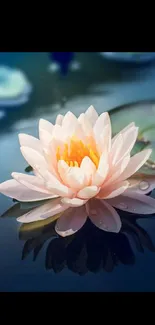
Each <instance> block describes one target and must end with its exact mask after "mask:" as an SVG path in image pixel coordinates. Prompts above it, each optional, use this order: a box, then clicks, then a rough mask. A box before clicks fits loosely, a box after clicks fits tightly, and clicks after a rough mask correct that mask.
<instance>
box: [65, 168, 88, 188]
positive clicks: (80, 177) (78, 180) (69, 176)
mask: <svg viewBox="0 0 155 325" xmlns="http://www.w3.org/2000/svg"><path fill="white" fill-rule="evenodd" d="M65 179H66V185H67V186H69V187H70V188H73V189H76V190H81V189H82V188H83V187H85V186H87V185H89V183H88V179H87V177H86V175H85V173H84V172H83V171H82V169H81V168H79V167H70V168H68V170H67V171H66V174H65Z"/></svg>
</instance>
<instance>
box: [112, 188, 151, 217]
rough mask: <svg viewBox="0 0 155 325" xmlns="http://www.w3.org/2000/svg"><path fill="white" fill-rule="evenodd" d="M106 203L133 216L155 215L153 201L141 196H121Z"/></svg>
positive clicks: (134, 194)
mask: <svg viewBox="0 0 155 325" xmlns="http://www.w3.org/2000/svg"><path fill="white" fill-rule="evenodd" d="M108 203H109V204H111V205H112V206H114V207H115V208H117V209H120V210H123V211H126V212H132V213H135V214H153V213H155V199H153V198H151V197H149V196H146V195H142V194H136V193H133V194H131V193H130V194H129V193H128V194H126V193H125V194H123V195H120V196H117V197H116V198H113V199H109V200H108Z"/></svg>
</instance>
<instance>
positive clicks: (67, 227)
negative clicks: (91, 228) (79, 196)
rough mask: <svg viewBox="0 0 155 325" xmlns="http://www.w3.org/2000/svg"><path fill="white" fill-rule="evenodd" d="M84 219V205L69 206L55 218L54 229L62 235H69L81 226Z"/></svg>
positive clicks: (85, 216) (85, 217) (85, 215)
mask: <svg viewBox="0 0 155 325" xmlns="http://www.w3.org/2000/svg"><path fill="white" fill-rule="evenodd" d="M86 220H87V214H86V210H85V207H80V208H70V209H68V210H66V211H65V212H64V213H63V214H62V215H61V216H60V218H59V219H58V220H57V223H56V226H55V230H56V232H57V233H58V234H59V235H60V236H62V237H66V236H70V235H72V234H74V233H75V232H77V231H78V230H79V229H80V228H82V226H83V225H84V224H85V222H86Z"/></svg>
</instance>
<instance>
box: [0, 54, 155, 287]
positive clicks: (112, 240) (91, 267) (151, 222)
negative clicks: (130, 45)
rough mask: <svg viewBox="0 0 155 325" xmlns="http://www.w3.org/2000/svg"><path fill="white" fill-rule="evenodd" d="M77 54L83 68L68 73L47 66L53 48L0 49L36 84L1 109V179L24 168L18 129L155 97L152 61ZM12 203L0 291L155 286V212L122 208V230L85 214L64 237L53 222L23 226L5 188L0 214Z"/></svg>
mask: <svg viewBox="0 0 155 325" xmlns="http://www.w3.org/2000/svg"><path fill="white" fill-rule="evenodd" d="M76 59H77V60H78V61H79V62H80V64H81V70H79V71H76V72H75V71H74V72H73V71H69V72H68V74H67V75H66V77H65V78H64V76H61V74H60V73H59V72H56V73H53V74H52V73H50V72H49V71H48V65H49V63H50V62H49V55H48V53H13V54H11V53H3V54H0V64H7V65H9V66H11V67H15V68H20V69H22V70H23V71H24V73H25V74H26V75H27V76H28V78H29V80H30V82H31V83H32V85H33V92H32V95H31V96H30V100H29V102H28V103H26V104H24V105H23V106H21V107H16V106H14V107H12V108H9V109H7V110H6V108H3V107H2V108H0V109H4V110H5V111H6V116H5V118H4V119H2V120H0V182H2V181H4V180H6V179H9V178H10V177H11V176H10V174H11V172H12V171H18V172H24V169H25V167H26V166H27V164H26V162H25V161H24V159H23V157H22V156H21V153H20V150H19V143H18V133H20V132H23V133H28V134H32V135H37V134H38V131H37V125H38V121H39V118H40V117H44V118H46V117H48V119H49V120H51V121H54V118H55V116H56V115H57V114H58V113H60V112H65V111H67V110H68V109H70V110H72V111H73V112H75V113H76V114H77V113H79V112H80V113H81V111H82V110H85V109H86V108H87V107H88V106H89V105H90V104H93V105H95V106H96V109H97V110H98V111H99V112H102V110H103V109H104V110H105V107H106V109H110V108H112V107H113V106H117V105H120V104H122V103H124V102H130V101H131V102H132V101H133V100H135V99H146V98H147V99H150V98H153V93H154V89H153V85H154V84H155V67H154V66H152V67H150V66H149V67H143V68H141V70H139V69H137V68H135V69H133V70H129V69H128V68H127V69H125V68H124V69H125V70H122V69H121V68H120V67H119V66H117V65H115V64H113V63H108V62H107V61H105V60H103V58H101V57H100V56H99V55H98V54H95V53H90V55H89V54H85V55H84V54H82V53H81V54H77V55H76ZM123 87H124V88H123ZM122 89H123V91H122ZM140 89H143V91H140ZM11 206H14V209H13V210H11V211H9V212H8V213H7V214H5V216H3V217H2V218H0V291H155V281H154V274H155V218H154V216H146V217H141V216H138V217H137V216H134V215H127V214H126V215H124V214H123V213H121V212H120V216H121V218H122V223H123V226H122V230H121V232H120V233H119V234H111V233H106V232H103V231H100V230H98V229H97V228H95V227H94V226H93V225H92V224H91V222H90V221H88V222H87V223H86V224H85V226H84V227H83V228H82V229H81V230H80V231H79V232H78V233H77V234H75V235H74V236H70V237H67V238H61V237H59V236H57V235H56V234H55V231H54V224H45V225H37V226H36V227H35V228H32V226H30V227H25V226H23V225H22V226H21V225H20V224H19V223H17V221H16V217H17V216H19V215H20V214H21V210H20V208H19V206H18V204H17V203H13V202H12V200H11V199H9V198H7V197H4V196H3V195H0V215H1V214H3V213H5V212H6V210H7V209H9V208H11Z"/></svg>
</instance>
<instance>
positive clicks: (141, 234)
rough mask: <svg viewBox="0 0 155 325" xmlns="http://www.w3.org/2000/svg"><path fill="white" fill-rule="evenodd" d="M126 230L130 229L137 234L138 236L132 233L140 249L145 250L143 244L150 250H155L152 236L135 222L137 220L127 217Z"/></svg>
mask: <svg viewBox="0 0 155 325" xmlns="http://www.w3.org/2000/svg"><path fill="white" fill-rule="evenodd" d="M124 231H128V232H129V234H131V232H133V233H134V234H135V235H136V236H133V235H132V239H135V241H136V244H137V245H136V247H137V249H138V250H139V251H142V252H143V251H144V250H143V246H144V247H147V248H148V249H149V250H150V251H152V252H155V246H154V244H153V242H152V240H151V238H150V236H149V235H148V233H147V232H146V231H145V230H144V229H143V228H142V227H140V226H139V225H138V224H135V222H131V221H130V220H129V219H127V218H126V219H125V221H124ZM140 246H141V247H140Z"/></svg>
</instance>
